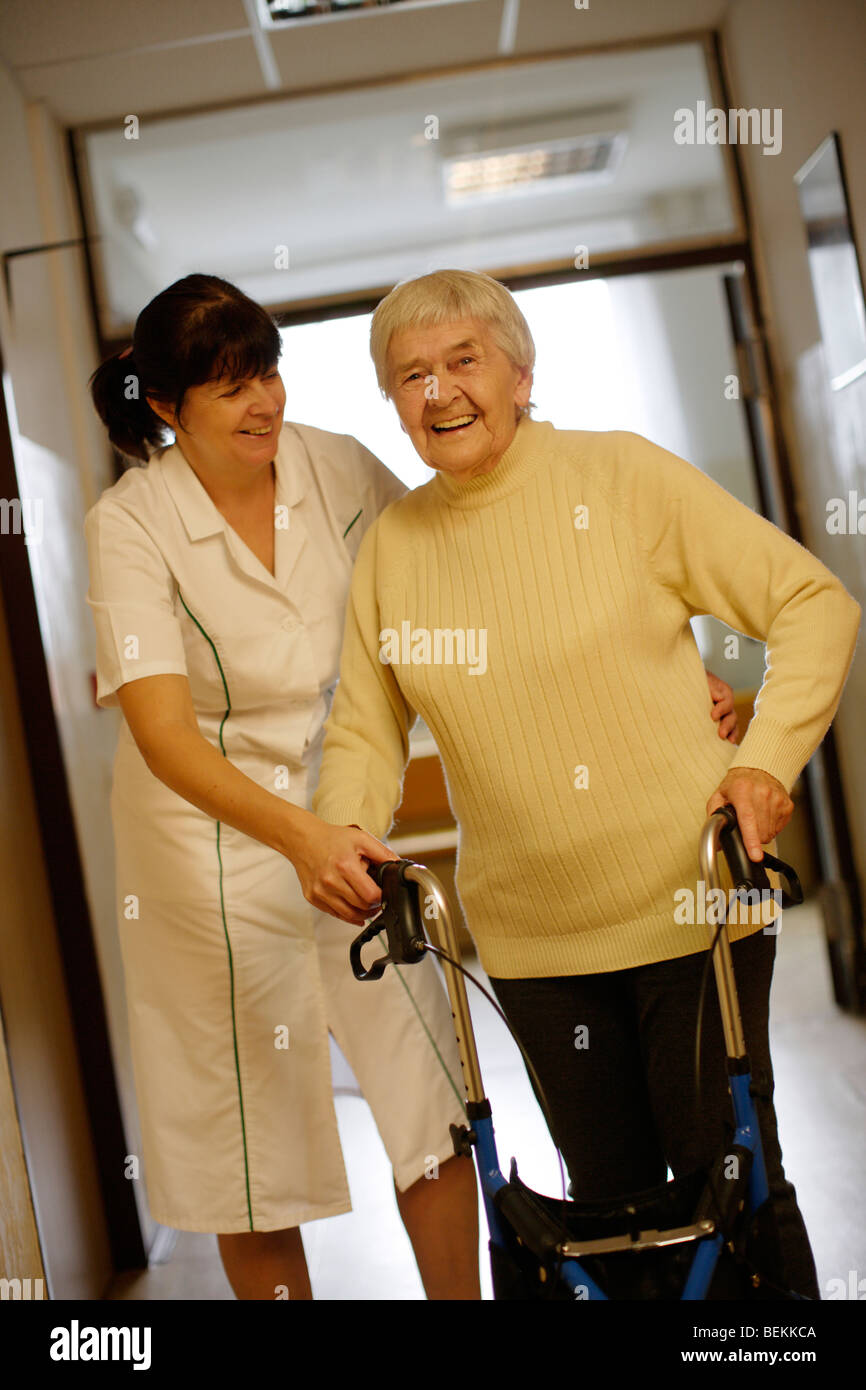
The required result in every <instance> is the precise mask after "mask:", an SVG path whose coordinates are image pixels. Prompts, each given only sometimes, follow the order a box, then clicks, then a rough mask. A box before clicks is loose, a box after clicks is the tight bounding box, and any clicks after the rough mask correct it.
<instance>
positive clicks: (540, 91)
mask: <svg viewBox="0 0 866 1390" xmlns="http://www.w3.org/2000/svg"><path fill="white" fill-rule="evenodd" d="M701 98H703V99H705V100H707V99H708V98H709V91H708V86H707V78H706V72H705V68H704V61H703V56H702V52H701V48H700V45H698V44H695V43H681V44H674V45H671V46H669V47H668V46H666V47H653V48H650V49H647V50H643V51H640V52H636V51H619V52H612V53H607V54H601V55H587V56H586V57H582V58H571V59H561V60H560V59H554V60H550V61H544V62H527V63H526V64H517V65H514V66H511V67H507V68H506V67H497V68H494V69H490V70H487V71H484V72H473V73H469V74H467V73H461V74H454V75H452V76H447V77H436V78H425V79H422V80H420V81H417V82H413V83H396V84H388V85H386V86H377V87H369V88H365V89H361V90H357V91H353V92H340V93H333V94H331V95H327V96H325V95H322V96H310V97H300V98H293V99H285V98H283V99H278V100H275V101H272V102H268V103H261V102H259V103H256V104H254V105H252V106H247V107H243V108H232V109H230V110H221V111H217V112H209V113H206V114H197V115H188V116H180V117H172V118H170V119H164V120H157V119H152V120H150V121H147V120H146V119H145V120H143V122H142V126H141V133H140V138H139V139H137V140H127V139H125V138H124V136H123V130H122V125H121V124H120V123H117V124H112V126H110V127H109V128H106V129H101V130H98V131H93V132H91V133H90V134H89V135H88V136H87V139H86V150H87V156H88V167H89V170H90V176H89V181H90V185H91V187H92V190H93V196H94V205H95V209H96V214H97V216H96V227H95V229H94V230H95V231H96V232H97V233H98V234H99V237H100V241H99V244H98V253H99V258H100V261H101V264H102V266H103V269H104V271H105V275H106V289H107V300H108V305H107V306H106V308H107V309H108V312H107V313H106V314H105V320H104V327H105V330H106V332H107V333H110V334H113V333H114V332H118V331H122V330H123V329H124V328H125V326H126V325H127V324H128V323H129V322H130V321H131V320H132V319H133V318H134V317H135V314H136V313H137V312H138V310H139V309H140V308H141V306H142V305H143V304H144V303H146V302H147V300H148V299H149V298H151V297H152V295H153V294H155V293H156V292H157V291H158V290H159V289H161V288H162V287H164V286H165V285H166V284H169V283H171V281H172V280H175V279H177V278H179V276H181V275H184V274H188V273H189V272H191V271H193V270H204V271H209V272H211V273H215V274H218V275H222V276H223V277H225V278H226V279H229V280H232V281H233V282H235V283H237V284H239V285H240V286H241V287H242V288H243V289H244V290H245V291H246V292H247V293H248V294H250V295H251V296H253V297H254V298H256V299H258V300H260V301H262V302H264V303H270V304H279V303H288V302H290V301H299V300H303V299H307V298H311V297H314V296H323V295H328V294H335V293H340V292H346V291H356V290H359V289H365V288H377V287H380V286H386V285H388V284H392V283H394V281H395V280H397V279H400V278H403V277H405V276H409V275H413V274H422V273H424V272H425V271H426V270H429V269H432V268H434V267H436V266H442V265H461V266H467V267H471V268H475V269H492V270H498V271H501V270H503V269H505V268H508V267H517V266H522V265H525V264H527V263H532V264H538V263H543V262H551V263H557V264H562V263H565V264H568V263H569V262H571V261H572V260H573V257H574V255H575V248H576V247H577V246H579V245H585V246H587V247H588V248H589V253H590V256H591V257H592V256H594V255H597V254H598V253H600V252H602V251H610V250H612V249H622V248H626V247H627V248H634V247H637V246H639V245H646V244H648V243H658V242H661V241H665V240H667V239H670V238H673V237H695V236H701V235H710V234H719V233H724V232H727V231H730V230H732V229H733V222H732V218H731V213H730V209H729V205H728V201H727V198H726V195H725V188H724V173H723V163H722V155H721V152H720V150H719V148H718V147H717V146H712V145H692V146H683V145H678V144H676V143H675V141H674V139H673V130H674V111H675V110H676V109H677V108H678V107H680V106H686V107H690V108H692V109H694V107H695V104H696V102H697V101H698V100H699V99H701ZM612 106H613V107H616V108H620V109H621V111H622V112H623V119H624V124H625V127H626V130H627V137H628V143H627V146H626V150H625V154H624V157H623V159H622V162H621V164H620V165H619V167H618V168H617V170H616V173H615V175H614V176H613V177H612V178H611V180H610V181H609V182H608V183H604V184H599V185H591V186H589V187H587V188H575V187H565V188H562V189H560V188H555V187H554V188H551V189H548V190H546V191H537V192H532V193H528V194H525V195H523V196H516V197H515V196H512V197H506V198H497V199H495V200H490V201H485V202H483V203H471V204H464V205H458V206H454V205H450V204H448V203H447V202H446V199H445V196H444V187H443V172H442V156H441V151H442V150H443V149H444V148H445V147H446V146H447V141H448V135H449V132H451V131H454V130H461V129H463V128H465V127H468V126H474V127H475V128H477V129H480V130H483V131H484V132H485V135H487V136H489V135H490V134H491V133H492V132H496V130H497V129H501V128H502V127H503V126H504V127H507V128H513V126H514V123H515V122H519V121H520V120H521V119H535V118H538V117H540V116H542V117H543V116H554V115H556V116H561V115H563V114H567V115H569V116H571V117H575V116H576V115H577V113H579V112H590V113H591V112H593V111H595V110H597V109H598V108H610V107H612ZM431 115H436V116H437V118H438V119H439V122H440V129H439V139H438V140H428V139H427V138H426V137H425V134H424V130H425V122H426V120H427V118H428V117H429V116H431ZM601 124H602V126H603V122H602V123H601ZM130 206H133V207H135V206H137V207H138V209H139V211H140V218H141V221H142V223H143V224H144V227H143V235H144V240H145V241H148V240H151V239H152V243H153V244H152V247H151V248H150V249H147V248H146V247H145V246H144V245H142V240H141V237H142V233H141V232H139V235H138V236H136V235H135V234H133V233H132V232H131V231H130V222H131V220H132V219H131V218H130V216H129V211H128V209H129V207H130ZM278 247H287V248H288V261H289V264H288V267H287V268H286V267H284V266H282V267H281V268H276V266H275V259H276V249H277V248H278Z"/></svg>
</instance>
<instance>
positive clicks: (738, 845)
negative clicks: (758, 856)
mask: <svg viewBox="0 0 866 1390" xmlns="http://www.w3.org/2000/svg"><path fill="white" fill-rule="evenodd" d="M714 814H715V815H717V816H722V817H724V819H725V821H726V822H727V825H726V826H725V829H724V830H723V831H722V832H721V835H720V837H719V838H720V847H721V849H722V852H723V853H724V856H725V859H726V860H727V862H728V868H729V869H730V871H731V877H732V879H733V880H734V887H735V888H736V890H737V892H739V890H740V889H742V888H745V889H746V891H747V892H748V891H751V890H754V889H758V890H759V891H760V892H766V893H773V892H775V891H777V890H775V889H773V888H772V886H771V884H770V880H769V879H768V878H767V873H766V870H767V869H772V870H773V871H774V872H775V873H777V874H778V875H779V876H780V878H782V879H784V884H785V886H784V887H783V889H782V907H783V908H785V907H796V906H797V905H798V904H799V903H801V902H802V901H803V886H802V884H801V883H800V880H799V878H798V877H797V872H796V870H795V869H793V868H792V867H791V865H790V864H786V863H785V862H784V861H783V860H781V859H777V858H776V856H775V855H773V854H767V852H766V850H765V851H764V857H763V859H762V860H760V861H759V862H758V863H757V864H756V863H754V861H753V860H751V859H750V858H749V856H748V854H747V853H746V847H745V845H744V844H743V836H742V832H741V830H740V827H739V823H738V821H737V813H736V811H735V810H734V808H733V806H721V807H719V809H718V811H716V812H715V813H714ZM762 901H763V899H762Z"/></svg>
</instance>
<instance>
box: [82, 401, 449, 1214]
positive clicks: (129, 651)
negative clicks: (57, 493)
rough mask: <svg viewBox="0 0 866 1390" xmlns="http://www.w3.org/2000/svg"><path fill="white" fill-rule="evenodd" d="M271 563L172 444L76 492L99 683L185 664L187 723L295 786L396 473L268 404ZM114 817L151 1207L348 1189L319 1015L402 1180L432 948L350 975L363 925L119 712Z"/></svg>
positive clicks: (414, 1111) (243, 1204)
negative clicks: (308, 891)
mask: <svg viewBox="0 0 866 1390" xmlns="http://www.w3.org/2000/svg"><path fill="white" fill-rule="evenodd" d="M274 466H275V472H276V499H275V505H276V510H275V525H276V532H275V571H276V573H275V575H274V576H272V575H271V574H270V573H269V572H268V570H267V569H266V568H265V567H264V566H263V565H262V564H261V563H260V562H259V560H258V559H257V558H256V556H255V555H254V554H253V553H252V551H251V550H250V549H249V548H248V546H246V544H245V543H244V542H243V541H242V540H241V539H240V537H239V536H238V535H237V533H236V532H235V531H234V530H233V529H232V528H231V526H230V525H229V524H228V523H227V522H226V520H225V518H224V517H223V516H222V515H221V513H220V512H219V511H218V510H217V508H216V507H215V505H214V503H213V502H212V501H211V499H210V497H209V496H208V494H207V492H206V491H205V489H204V487H203V486H202V484H201V482H200V481H199V479H198V478H197V477H196V474H195V473H194V472H193V470H192V469H191V468H190V467H189V465H188V463H187V462H186V459H185V458H184V456H183V454H182V452H181V451H180V449H179V448H178V447H177V446H172V447H171V448H169V449H166V450H163V451H162V453H161V454H157V455H155V456H154V457H153V458H152V459H151V461H150V462H149V464H148V465H147V467H146V468H133V469H131V470H130V471H129V472H127V473H126V474H125V475H124V476H123V477H122V478H121V479H120V481H119V482H117V483H116V484H115V485H114V486H113V487H111V488H109V489H108V490H107V491H106V492H105V493H104V494H103V495H102V497H101V498H100V500H99V501H98V502H97V503H96V505H95V506H94V507H93V508H92V509H91V510H90V512H89V513H88V514H87V517H86V521H85V528H86V533H87V540H88V548H89V554H90V591H89V594H88V601H89V602H90V604H91V607H92V609H93V614H94V619H95V623H96V632H97V652H98V656H97V661H98V671H97V677H98V689H97V698H98V700H99V703H100V704H102V705H113V704H117V696H116V693H115V692H116V691H117V689H118V687H119V686H121V685H123V684H124V683H125V682H127V681H132V680H136V679H138V678H140V677H144V676H153V675H157V674H162V673H172V672H174V673H177V674H180V675H186V676H188V678H189V682H190V687H191V691H192V699H193V704H194V706H195V710H196V715H197V718H198V724H199V728H200V730H201V732H202V734H203V735H204V737H205V738H207V739H208V740H209V741H210V742H211V743H213V744H214V745H215V746H217V747H219V748H220V749H221V750H222V751H223V752H224V754H225V756H226V757H227V758H228V759H229V760H230V761H231V762H232V763H233V764H234V765H235V766H236V767H238V768H240V769H241V771H243V772H245V773H246V774H247V776H249V777H251V778H252V779H253V780H254V781H256V782H258V783H259V785H260V786H262V787H266V788H267V789H268V790H269V791H271V792H274V793H275V794H276V795H277V796H280V797H282V798H284V799H285V800H288V801H291V802H294V803H295V804H296V805H299V806H304V807H307V808H309V806H310V803H311V800H312V793H313V791H314V789H315V781H316V777H317V773H318V766H319V761H320V757H321V748H322V729H323V724H324V721H325V718H326V716H327V713H328V709H329V706H330V699H331V696H332V694H333V689H334V686H335V684H336V680H337V675H338V670H339V653H340V645H341V638H342V630H343V617H344V612H345V604H346V598H347V594H348V586H349V577H350V574H351V570H352V564H353V560H354V557H355V554H356V553H357V549H358V545H359V544H360V540H361V536H362V534H363V532H364V531H365V530H366V528H367V527H368V526H369V525H370V524H371V522H373V521H374V520H375V518H376V516H377V515H378V514H379V512H380V511H381V510H382V509H383V508H384V507H385V506H386V505H387V504H388V503H389V502H391V501H393V500H394V499H395V498H396V497H398V496H400V495H401V494H402V493H403V492H404V491H405V489H404V487H403V485H402V483H400V482H399V481H398V479H396V478H395V477H394V476H393V474H391V473H390V472H389V471H388V470H387V469H386V468H385V467H384V466H383V465H382V464H381V463H380V462H379V461H378V459H376V458H375V457H374V456H373V455H372V454H371V453H369V452H368V450H366V449H365V448H364V447H363V446H362V445H361V444H359V443H358V441H357V440H355V439H352V438H350V437H349V436H344V435H335V434H330V433H326V432H325V431H323V430H317V429H313V428H310V427H308V426H300V425H290V424H286V425H284V427H283V429H282V432H281V438H280V443H279V446H278V451H277V455H276V458H275V460H274ZM111 806H112V818H113V822H114V834H115V845H116V863H117V895H118V921H119V929H120V939H121V947H122V955H123V963H124V973H125V979H126V995H127V1006H128V1014H129V1028H130V1038H131V1046H132V1058H133V1067H134V1073H135V1080H136V1093H137V1097H138V1104H139V1111H140V1118H141V1126H142V1134H143V1150H144V1152H143V1156H142V1157H143V1176H144V1179H145V1183H146V1187H147V1192H148V1199H149V1203H150V1209H151V1212H152V1215H153V1216H154V1217H155V1219H156V1220H157V1221H160V1222H162V1223H163V1224H165V1225H167V1226H172V1227H175V1228H177V1229H179V1230H189V1231H208V1232H220V1233H226V1234H228V1233H231V1232H238V1231H248V1230H256V1231H269V1230H279V1229H282V1228H285V1227H290V1226H297V1225H299V1224H301V1223H303V1222H306V1221H312V1220H315V1219H317V1218H319V1217H325V1216H333V1215H335V1214H337V1213H339V1212H345V1211H350V1210H351V1202H350V1198H349V1190H348V1185H347V1182H346V1175H345V1170H344V1167H343V1159H342V1153H341V1149H340V1143H339V1136H338V1132H337V1124H336V1117H335V1113H334V1105H333V1096H332V1088H331V1068H330V1053H329V1042H328V1031H329V1030H330V1032H331V1033H332V1034H333V1036H334V1037H335V1039H336V1040H337V1042H338V1044H339V1046H340V1048H341V1049H342V1051H343V1053H344V1054H345V1056H346V1058H347V1060H348V1062H349V1064H350V1066H351V1067H352V1069H353V1071H354V1073H355V1075H356V1077H357V1078H358V1081H359V1083H360V1085H361V1088H362V1090H363V1093H364V1095H365V1097H366V1099H367V1100H368V1102H369V1104H370V1106H371V1109H372V1111H373V1115H374V1117H375V1120H376V1123H377V1125H378V1128H379V1132H380V1134H381V1136H382V1140H383V1143H384V1145H385V1148H386V1150H387V1152H388V1156H389V1158H390V1160H391V1163H392V1165H393V1167H394V1170H395V1174H396V1178H397V1183H398V1186H399V1187H400V1189H401V1190H405V1189H406V1188H407V1187H408V1186H410V1185H411V1184H412V1183H413V1182H415V1181H416V1180H417V1179H418V1178H420V1177H421V1176H422V1175H423V1173H424V1171H425V1163H426V1161H427V1160H428V1159H429V1157H430V1156H434V1155H435V1157H436V1158H437V1159H438V1161H439V1162H444V1161H445V1160H446V1159H447V1158H449V1157H450V1156H451V1154H452V1153H453V1149H452V1146H451V1140H450V1137H449V1129H448V1126H449V1124H450V1123H452V1122H454V1123H460V1122H461V1121H462V1120H463V1118H464V1113H463V1110H462V1106H461V1104H460V1100H461V1098H462V1097H463V1095H464V1091H463V1087H462V1082H461V1073H460V1064H459V1059H458V1055H457V1049H456V1043H455V1040H454V1032H453V1025H452V1022H451V1013H450V1008H449V1005H448V1002H447V997H446V995H445V991H444V988H443V986H442V984H441V982H440V980H439V977H438V975H437V973H436V970H435V967H434V965H433V962H432V960H431V959H429V958H428V959H425V960H424V961H423V962H422V963H421V964H420V965H413V966H410V967H406V968H403V969H401V970H400V971H399V973H398V972H397V971H396V970H395V968H394V967H389V968H388V969H387V970H386V971H385V974H384V976H383V977H382V979H381V980H380V981H378V982H376V983H369V984H361V983H359V982H357V981H356V980H355V978H354V976H353V975H352V971H351V968H350V966H349V956H348V950H349V943H350V941H351V939H352V937H353V935H355V934H356V932H357V928H355V927H352V926H350V925H349V924H347V923H343V922H339V921H338V920H337V919H336V918H333V917H329V916H328V915H327V914H324V913H320V912H317V911H316V910H315V909H314V908H312V907H311V906H310V904H309V903H308V902H307V901H306V899H305V898H304V896H303V894H302V892H301V888H300V885H299V882H298V878H297V875H296V873H295V871H294V868H293V867H292V865H291V863H290V862H289V861H288V860H287V859H286V858H284V857H283V856H282V855H280V854H279V853H277V852H276V851H274V850H272V849H269V848H268V847H267V846H265V845H262V844H260V843H259V842H258V841H256V840H253V839H251V838H250V837H249V836H247V835H244V834H242V833H241V832H240V831H238V830H235V829H233V828H232V827H230V826H227V825H224V824H221V823H220V822H217V821H214V820H213V819H212V818H211V817H209V816H207V815H205V814H204V813H202V812H201V811H199V810H197V809H196V808H195V807H194V806H192V805H190V803H189V802H188V801H186V800H184V799H183V798H182V797H180V796H178V795H177V794H176V793H175V792H173V791H171V790H170V789H169V788H168V787H167V786H165V784H164V783H162V782H161V781H159V779H158V778H156V777H155V776H154V775H153V774H152V773H151V772H150V771H149V769H148V767H147V765H146V764H145V762H144V759H143V758H142V756H141V754H140V753H139V751H138V748H137V746H136V744H135V742H134V740H133V738H132V735H131V734H130V732H129V729H128V727H127V725H126V723H125V722H123V723H122V725H121V730H120V736H119V740H118V747H117V754H116V758H115V764H114V784H113V791H112V802H111Z"/></svg>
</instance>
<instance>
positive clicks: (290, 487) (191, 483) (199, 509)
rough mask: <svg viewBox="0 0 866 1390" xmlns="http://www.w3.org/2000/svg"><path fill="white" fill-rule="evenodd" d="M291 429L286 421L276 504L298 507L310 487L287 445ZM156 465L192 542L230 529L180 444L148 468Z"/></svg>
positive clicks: (277, 459)
mask: <svg viewBox="0 0 866 1390" xmlns="http://www.w3.org/2000/svg"><path fill="white" fill-rule="evenodd" d="M291 429H292V426H291V425H290V424H287V423H284V425H283V428H282V429H281V431H280V437H279V442H278V444H277V452H276V454H275V455H274V472H275V474H276V487H275V495H274V505H275V506H280V505H283V506H286V507H294V506H295V504H296V503H297V502H299V501H300V500H301V498H302V497H303V495H304V492H305V490H306V477H305V476H304V471H303V470H301V469H299V468H298V467H297V464H296V463H294V462H293V460H292V459H291V457H290V453H289V449H288V448H287V447H286V445H287V440H286V436H287V432H288V431H289V430H291ZM154 464H156V465H157V467H158V468H159V470H160V472H161V474H162V476H163V478H164V479H165V484H166V487H167V488H168V490H169V492H170V494H171V497H172V500H173V501H174V503H175V506H176V507H177V510H178V512H179V514H180V519H181V521H182V522H183V524H184V527H185V528H186V533H187V535H188V536H189V538H190V540H191V541H200V540H203V539H204V538H205V537H206V536H216V535H219V533H220V532H221V531H222V532H224V531H225V530H226V527H227V526H228V522H227V521H226V519H225V517H224V516H223V514H222V512H221V511H220V510H219V509H218V508H217V506H216V505H215V503H214V502H213V501H212V499H211V498H210V496H209V495H208V493H207V491H206V489H205V487H204V485H203V484H202V483H201V481H200V480H199V478H198V475H197V474H196V473H195V471H194V470H193V469H192V468H191V467H190V465H189V464H188V463H187V461H186V459H185V458H184V455H183V452H182V450H181V449H180V448H179V446H178V445H177V444H172V445H171V446H170V447H169V448H168V449H165V450H163V452H162V453H161V454H160V455H159V457H158V459H152V460H151V461H150V463H149V464H148V467H149V468H152V467H153V465H154Z"/></svg>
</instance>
